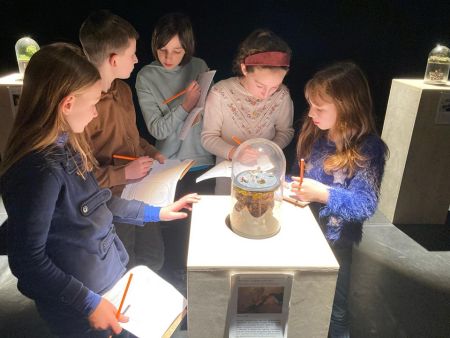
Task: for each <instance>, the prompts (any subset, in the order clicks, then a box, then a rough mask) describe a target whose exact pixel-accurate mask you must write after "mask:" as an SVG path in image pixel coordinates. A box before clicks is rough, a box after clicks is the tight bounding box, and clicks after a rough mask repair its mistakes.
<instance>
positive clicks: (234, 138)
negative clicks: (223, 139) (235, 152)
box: [231, 136, 242, 145]
mask: <svg viewBox="0 0 450 338" xmlns="http://www.w3.org/2000/svg"><path fill="white" fill-rule="evenodd" d="M231 139H232V140H233V141H234V142H235V143H236V144H237V145H240V144H241V143H242V141H241V140H240V139H239V138H238V137H237V136H232V137H231Z"/></svg>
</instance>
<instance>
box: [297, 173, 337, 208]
mask: <svg viewBox="0 0 450 338" xmlns="http://www.w3.org/2000/svg"><path fill="white" fill-rule="evenodd" d="M292 180H293V182H292V183H291V191H292V192H295V194H296V195H297V196H298V197H300V199H301V200H302V201H305V202H320V203H325V204H326V203H327V202H328V197H329V195H330V193H329V192H328V188H329V187H328V186H327V185H325V184H323V183H320V182H319V181H316V180H312V179H310V178H304V179H303V183H302V185H301V186H300V177H296V176H292Z"/></svg>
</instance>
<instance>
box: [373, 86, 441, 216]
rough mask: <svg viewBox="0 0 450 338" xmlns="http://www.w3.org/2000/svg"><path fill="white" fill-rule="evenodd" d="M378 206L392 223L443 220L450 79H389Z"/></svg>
mask: <svg viewBox="0 0 450 338" xmlns="http://www.w3.org/2000/svg"><path fill="white" fill-rule="evenodd" d="M381 137H382V138H383V140H384V141H385V142H386V144H387V145H388V147H389V151H390V157H389V159H388V161H387V162H386V168H385V171H384V177H383V181H382V183H381V195H380V203H379V206H378V208H379V209H380V210H381V211H382V212H383V214H384V215H385V216H386V217H387V219H388V220H389V221H390V222H392V223H394V224H395V223H397V224H445V220H446V218H447V211H448V207H449V204H450V170H449V168H450V85H447V86H434V85H429V84H424V83H423V81H422V80H406V79H394V80H393V81H392V86H391V92H390V94H389V102H388V105H387V110H386V117H385V119H384V126H383V133H382V135H381Z"/></svg>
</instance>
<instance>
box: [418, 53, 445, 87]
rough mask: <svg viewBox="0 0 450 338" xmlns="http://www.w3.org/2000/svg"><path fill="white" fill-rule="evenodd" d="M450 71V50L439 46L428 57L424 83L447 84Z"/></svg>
mask: <svg viewBox="0 0 450 338" xmlns="http://www.w3.org/2000/svg"><path fill="white" fill-rule="evenodd" d="M449 69H450V49H448V48H447V47H445V46H442V45H437V46H436V47H435V48H433V50H432V51H431V52H430V54H429V55H428V62H427V69H426V70H425V77H424V82H425V83H430V84H446V83H447V80H448V73H449Z"/></svg>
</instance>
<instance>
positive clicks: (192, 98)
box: [182, 81, 201, 112]
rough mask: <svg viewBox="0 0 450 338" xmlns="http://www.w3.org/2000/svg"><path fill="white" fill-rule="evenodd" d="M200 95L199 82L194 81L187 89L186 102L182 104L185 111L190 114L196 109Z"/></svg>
mask: <svg viewBox="0 0 450 338" xmlns="http://www.w3.org/2000/svg"><path fill="white" fill-rule="evenodd" d="M200 94H201V88H200V85H199V84H198V83H197V81H192V82H191V84H190V85H189V87H188V88H187V92H186V94H185V95H184V101H183V104H182V106H183V109H184V110H185V111H187V112H190V111H191V110H192V108H194V107H195V105H196V104H197V102H198V99H199V98H200Z"/></svg>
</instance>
